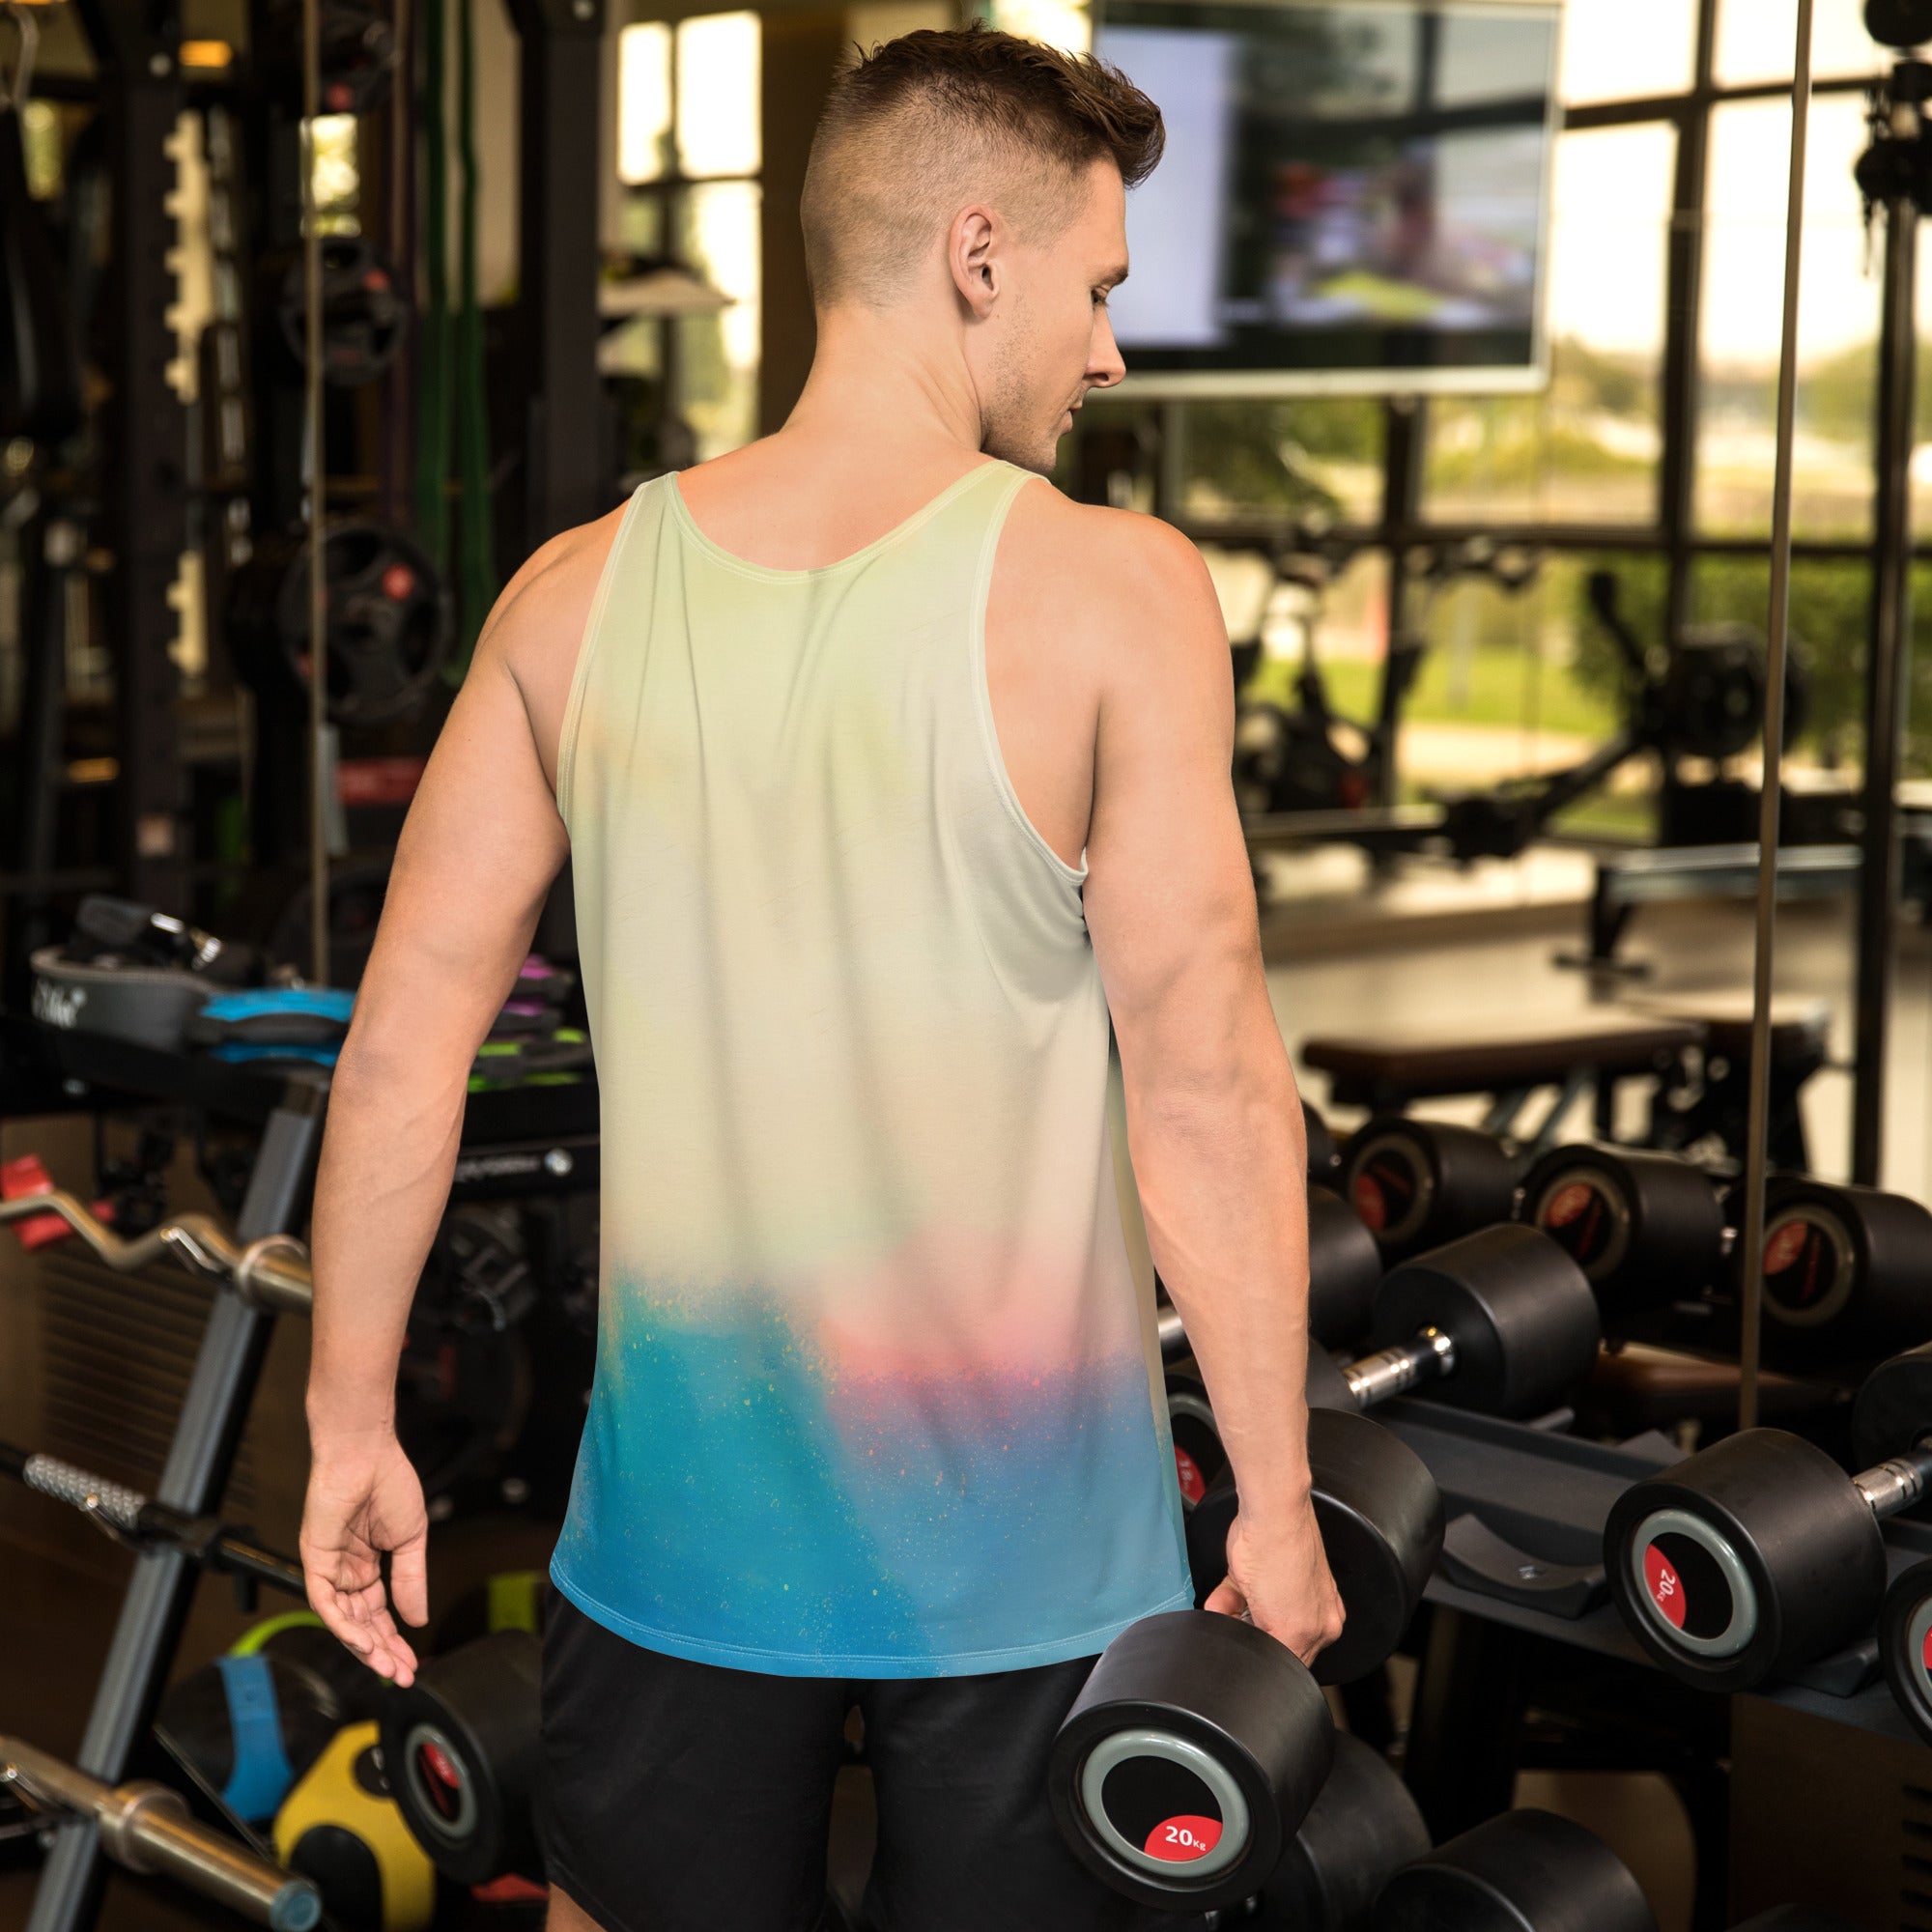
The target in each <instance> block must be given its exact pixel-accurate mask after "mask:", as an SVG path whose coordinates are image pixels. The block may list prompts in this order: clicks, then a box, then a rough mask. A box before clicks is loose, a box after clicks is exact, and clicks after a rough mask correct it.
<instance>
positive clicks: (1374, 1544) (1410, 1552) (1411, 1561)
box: [1187, 1408, 1442, 1684]
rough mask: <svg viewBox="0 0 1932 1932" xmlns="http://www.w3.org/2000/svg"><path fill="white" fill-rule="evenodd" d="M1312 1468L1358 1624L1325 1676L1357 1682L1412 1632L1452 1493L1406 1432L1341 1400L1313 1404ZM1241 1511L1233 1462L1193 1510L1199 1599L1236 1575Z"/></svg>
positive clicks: (1322, 1665) (1318, 1510) (1319, 1512)
mask: <svg viewBox="0 0 1932 1932" xmlns="http://www.w3.org/2000/svg"><path fill="white" fill-rule="evenodd" d="M1308 1469H1309V1475H1310V1478H1311V1479H1312V1486H1313V1498H1314V1504H1315V1520H1316V1523H1317V1526H1318V1527H1319V1528H1320V1529H1321V1548H1322V1549H1323V1551H1324V1552H1325V1554H1326V1556H1327V1558H1328V1568H1329V1571H1330V1573H1331V1574H1332V1575H1333V1577H1334V1578H1335V1587H1336V1589H1337V1590H1338V1591H1339V1592H1340V1593H1341V1598H1342V1604H1343V1607H1344V1608H1345V1609H1346V1610H1347V1612H1348V1623H1347V1625H1346V1626H1345V1628H1344V1629H1343V1632H1342V1634H1341V1635H1340V1636H1339V1637H1338V1638H1337V1639H1336V1640H1335V1641H1334V1642H1333V1643H1331V1644H1330V1645H1329V1646H1328V1648H1327V1649H1326V1650H1324V1651H1323V1652H1322V1653H1321V1656H1320V1657H1318V1658H1317V1659H1316V1660H1315V1665H1314V1669H1315V1680H1316V1682H1317V1683H1318V1684H1348V1683H1351V1682H1352V1681H1353V1680H1354V1679H1355V1678H1357V1677H1360V1676H1362V1675H1363V1674H1365V1673H1366V1672H1367V1671H1370V1670H1372V1669H1374V1668H1375V1666H1376V1665H1377V1664H1378V1663H1379V1662H1381V1661H1382V1660H1383V1659H1384V1658H1385V1657H1387V1656H1388V1654H1389V1652H1390V1651H1392V1650H1393V1649H1394V1648H1395V1647H1396V1645H1397V1644H1398V1643H1399V1642H1400V1641H1401V1639H1402V1634H1403V1632H1404V1631H1406V1629H1407V1628H1408V1626H1409V1622H1410V1620H1411V1619H1412V1618H1413V1617H1414V1615H1415V1611H1416V1606H1417V1605H1419V1604H1420V1603H1421V1602H1422V1592H1423V1589H1424V1587H1425V1586H1426V1585H1427V1583H1428V1581H1429V1578H1430V1576H1431V1574H1432V1573H1433V1572H1434V1571H1435V1560H1436V1558H1437V1557H1438V1556H1440V1555H1441V1553H1442V1494H1441V1492H1440V1491H1439V1490H1438V1489H1437V1488H1436V1487H1435V1477H1433V1476H1432V1475H1431V1474H1430V1473H1429V1467H1428V1464H1427V1463H1424V1462H1423V1460H1422V1459H1421V1457H1419V1456H1418V1455H1417V1454H1416V1453H1415V1451H1414V1450H1412V1449H1411V1448H1409V1446H1408V1445H1407V1444H1406V1442H1404V1441H1403V1440H1402V1439H1401V1438H1400V1437H1399V1436H1397V1435H1392V1434H1391V1433H1390V1432H1389V1431H1388V1430H1386V1429H1384V1428H1382V1426H1381V1425H1380V1424H1379V1423H1377V1422H1372V1421H1370V1419H1369V1418H1368V1417H1367V1416H1365V1415H1356V1414H1352V1413H1350V1411H1349V1410H1346V1409H1340V1408H1313V1409H1310V1410H1309V1412H1308ZM1239 1510H1240V1497H1239V1495H1238V1493H1237V1492H1236V1487H1235V1472H1234V1471H1233V1469H1224V1470H1222V1472H1221V1474H1220V1475H1219V1476H1217V1477H1216V1478H1215V1480H1214V1481H1213V1482H1212V1483H1211V1484H1210V1485H1209V1486H1208V1491H1207V1492H1206V1493H1205V1494H1204V1495H1203V1496H1202V1498H1201V1500H1200V1502H1198V1503H1197V1504H1196V1505H1195V1507H1194V1508H1193V1510H1192V1511H1191V1512H1190V1513H1189V1515H1188V1518H1187V1567H1188V1571H1189V1573H1190V1575H1191V1576H1192V1577H1193V1579H1194V1601H1195V1602H1196V1603H1197V1604H1203V1605H1205V1604H1206V1603H1207V1601H1208V1598H1209V1597H1210V1596H1211V1595H1212V1594H1213V1592H1214V1591H1215V1590H1216V1589H1218V1588H1219V1587H1220V1584H1221V1580H1222V1578H1223V1577H1226V1576H1227V1574H1228V1535H1229V1532H1230V1531H1231V1530H1232V1529H1233V1528H1234V1524H1235V1518H1236V1515H1237V1514H1238V1513H1239Z"/></svg>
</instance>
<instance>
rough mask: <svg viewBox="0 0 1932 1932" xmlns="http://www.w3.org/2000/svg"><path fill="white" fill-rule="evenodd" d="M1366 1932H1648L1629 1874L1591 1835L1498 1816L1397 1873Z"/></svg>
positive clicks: (1546, 1820)
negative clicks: (1370, 1931)
mask: <svg viewBox="0 0 1932 1932" xmlns="http://www.w3.org/2000/svg"><path fill="white" fill-rule="evenodd" d="M1374 1925H1375V1932H1657V1920H1656V1918H1654V1917H1653V1915H1652V1913H1651V1910H1650V1904H1649V1901H1648V1900H1647V1899H1646V1898H1645V1897H1644V1895H1643V1890H1642V1888H1641V1887H1640V1886H1638V1884H1637V1882H1636V1880H1635V1879H1634V1878H1633V1877H1632V1876H1631V1874H1630V1868H1629V1867H1628V1866H1627V1865H1626V1864H1625V1863H1624V1862H1623V1861H1622V1860H1621V1859H1619V1858H1618V1857H1617V1855H1616V1854H1615V1853H1614V1852H1612V1851H1611V1850H1610V1848H1609V1847H1608V1846H1607V1845H1606V1844H1605V1843H1604V1841H1603V1840H1602V1839H1601V1838H1600V1837H1598V1836H1597V1835H1596V1833H1594V1832H1586V1831H1585V1830H1584V1829H1583V1827H1582V1826H1581V1825H1576V1824H1572V1823H1571V1821H1570V1820H1569V1819H1568V1818H1559V1817H1557V1816H1556V1815H1555V1814H1554V1813H1553V1812H1549V1811H1506V1812H1504V1813H1503V1814H1502V1816H1501V1817H1499V1818H1492V1819H1491V1820H1490V1821H1489V1822H1488V1823H1487V1824H1484V1825H1478V1826H1477V1827H1476V1829H1475V1830H1474V1831H1473V1832H1464V1833H1463V1835H1462V1836H1461V1837H1460V1838H1451V1839H1450V1840H1449V1842H1448V1843H1447V1844H1446V1845H1441V1846H1438V1847H1437V1848H1436V1849H1435V1851H1433V1852H1431V1853H1429V1854H1428V1855H1427V1856H1426V1857H1424V1858H1420V1859H1418V1860H1416V1861H1414V1863H1412V1864H1409V1865H1406V1866H1405V1867H1404V1868H1403V1869H1402V1870H1401V1871H1399V1872H1397V1873H1396V1875H1395V1876H1394V1877H1393V1878H1392V1879H1390V1880H1389V1882H1388V1884H1387V1885H1385V1886H1384V1887H1383V1888H1382V1892H1381V1896H1380V1897H1379V1898H1378V1900H1377V1901H1376V1913H1375V1920H1374Z"/></svg>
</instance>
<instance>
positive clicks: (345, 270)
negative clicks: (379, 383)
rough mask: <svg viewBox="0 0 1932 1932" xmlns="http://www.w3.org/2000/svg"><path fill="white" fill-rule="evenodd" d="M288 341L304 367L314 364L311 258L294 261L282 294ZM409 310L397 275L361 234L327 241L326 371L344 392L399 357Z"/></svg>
mask: <svg viewBox="0 0 1932 1932" xmlns="http://www.w3.org/2000/svg"><path fill="white" fill-rule="evenodd" d="M275 313H276V317H277V320H278V321H279V323H280V325H281V331H282V341H283V344H284V346H285V347H286V348H287V350H288V352H289V354H290V355H292V356H294V357H295V359H296V363H297V366H298V367H300V366H303V365H305V364H306V362H307V360H308V258H307V256H306V254H305V253H298V254H296V255H295V256H294V257H293V259H292V260H291V261H290V262H289V264H288V266H287V268H286V269H285V270H283V272H282V276H281V286H280V288H279V289H278V291H277V293H276V300H275ZM408 323H409V309H408V307H407V305H406V304H405V303H404V301H403V298H402V297H401V295H400V294H399V293H398V291H397V287H396V272H395V270H393V269H392V268H391V267H390V266H389V264H388V263H387V262H385V261H384V259H383V257H382V256H381V255H379V254H378V253H377V252H376V250H375V249H374V248H372V247H371V246H370V245H369V244H368V242H367V241H364V240H363V239H362V238H361V237H360V236H359V235H325V236H324V237H323V238H322V371H323V375H324V377H325V378H326V379H327V381H328V382H330V383H332V384H335V385H336V387H338V388H344V389H353V388H360V387H361V386H362V385H363V384H366V383H373V382H374V381H375V380H376V378H377V377H379V376H380V375H382V373H383V372H384V370H385V369H386V368H388V366H389V364H390V363H391V362H393V361H394V360H395V359H396V352H397V350H399V349H400V348H401V347H402V341H403V330H404V329H405V327H407V326H408Z"/></svg>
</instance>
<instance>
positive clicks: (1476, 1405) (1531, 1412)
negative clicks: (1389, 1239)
mask: <svg viewBox="0 0 1932 1932" xmlns="http://www.w3.org/2000/svg"><path fill="white" fill-rule="evenodd" d="M1369 1327H1370V1337H1371V1340H1372V1341H1373V1342H1374V1343H1375V1344H1376V1345H1377V1351H1376V1352H1375V1353H1374V1354H1371V1355H1366V1356H1364V1357H1362V1358H1361V1359H1360V1360H1359V1361H1354V1362H1349V1363H1346V1364H1343V1363H1337V1362H1336V1361H1335V1360H1334V1359H1333V1358H1332V1357H1331V1356H1328V1355H1326V1354H1323V1353H1322V1352H1321V1350H1310V1351H1309V1360H1308V1401H1309V1406H1311V1407H1319V1408H1356V1409H1360V1408H1368V1407H1371V1406H1373V1405H1375V1404H1376V1403H1378V1402H1382V1401H1385V1400H1386V1399H1387V1398H1388V1397H1390V1396H1394V1395H1401V1394H1403V1393H1404V1392H1405V1391H1406V1390H1408V1389H1412V1388H1416V1387H1418V1386H1422V1385H1426V1386H1427V1390H1428V1394H1429V1396H1430V1398H1431V1399H1432V1400H1433V1401H1436V1402H1441V1403H1446V1404H1450V1405H1452V1406H1455V1407H1458V1408H1473V1409H1479V1410H1481V1411H1482V1412H1483V1413H1485V1414H1488V1415H1500V1416H1507V1417H1512V1418H1515V1419H1518V1420H1521V1419H1523V1418H1526V1417H1530V1416H1536V1415H1541V1414H1544V1413H1546V1412H1547V1411H1548V1410H1549V1409H1550V1408H1553V1407H1554V1406H1556V1405H1557V1404H1558V1403H1559V1402H1560V1401H1561V1400H1562V1398H1563V1394H1564V1392H1565V1390H1567V1389H1568V1388H1569V1387H1570V1386H1571V1385H1572V1384H1573V1383H1575V1382H1577V1381H1578V1380H1580V1379H1581V1378H1582V1377H1584V1376H1585V1375H1587V1374H1588V1373H1589V1371H1590V1365H1591V1363H1592V1362H1594V1361H1595V1359H1596V1355H1597V1349H1598V1345H1599V1343H1600V1342H1601V1340H1602V1321H1601V1318H1600V1317H1599V1315H1598V1312H1597V1300H1596V1297H1595V1296H1594V1295H1593V1294H1592V1293H1590V1284H1589V1283H1588V1282H1587V1281H1586V1280H1585V1279H1584V1278H1583V1274H1582V1272H1581V1270H1580V1269H1579V1268H1578V1267H1577V1264H1576V1263H1575V1262H1574V1261H1572V1260H1571V1258H1570V1257H1569V1256H1568V1255H1567V1254H1565V1253H1564V1252H1563V1250H1562V1248H1560V1247H1559V1246H1558V1245H1557V1244H1556V1242H1555V1241H1553V1240H1551V1239H1550V1237H1549V1236H1548V1235H1546V1234H1544V1233H1542V1232H1541V1231H1540V1230H1538V1229H1535V1228H1525V1227H1523V1226H1521V1225H1520V1224H1519V1223H1516V1222H1508V1221H1506V1222H1503V1223H1502V1224H1500V1225H1499V1226H1496V1227H1492V1228H1484V1229H1482V1230H1480V1231H1479V1232H1477V1233H1476V1234H1473V1235H1464V1236H1463V1237H1462V1238H1461V1239H1460V1240H1455V1241H1450V1242H1447V1243H1445V1244H1444V1245H1443V1246H1442V1247H1439V1248H1436V1249H1434V1250H1433V1251H1432V1252H1430V1253H1429V1254H1426V1255H1419V1256H1417V1257H1416V1258H1415V1259H1414V1260H1413V1261H1409V1262H1405V1263H1404V1264H1402V1265H1401V1266H1400V1267H1397V1268H1394V1269H1392V1270H1391V1271H1390V1273H1389V1274H1388V1276H1387V1277H1386V1279H1384V1281H1383V1282H1382V1285H1381V1287H1380V1288H1378V1290H1377V1291H1376V1299H1375V1309H1374V1315H1373V1319H1372V1320H1371V1321H1370V1324H1369Z"/></svg>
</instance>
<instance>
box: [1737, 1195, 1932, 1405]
mask: <svg viewBox="0 0 1932 1932" xmlns="http://www.w3.org/2000/svg"><path fill="white" fill-rule="evenodd" d="M1763 1334H1764V1351H1765V1359H1766V1360H1767V1361H1769V1362H1772V1363H1774V1364H1776V1366H1778V1367H1780V1368H1790V1369H1796V1370H1799V1371H1801V1372H1802V1371H1804V1370H1806V1369H1815V1368H1818V1367H1821V1366H1823V1365H1825V1364H1828V1363H1837V1362H1845V1361H1856V1360H1859V1359H1861V1358H1862V1359H1865V1360H1870V1359H1871V1358H1872V1357H1874V1356H1878V1355H1882V1354H1884V1353H1886V1352H1887V1351H1888V1350H1892V1349H1899V1348H1904V1347H1908V1346H1910V1345H1911V1344H1913V1343H1915V1342H1918V1341H1919V1340H1921V1339H1922V1338H1923V1337H1924V1336H1926V1335H1927V1334H1932V1214H1928V1213H1927V1212H1926V1210H1925V1209H1924V1208H1921V1207H1920V1206H1919V1205H1918V1202H1916V1201H1909V1200H1907V1199H1906V1198H1905V1196H1904V1195H1902V1194H1882V1193H1880V1192H1879V1191H1878V1190H1877V1189H1876V1188H1871V1187H1832V1186H1827V1185H1826V1184H1825V1183H1823V1182H1822V1181H1815V1180H1805V1179H1800V1178H1797V1177H1795V1176H1789V1175H1786V1176H1779V1177H1778V1178H1776V1179H1774V1180H1773V1181H1772V1182H1771V1183H1770V1185H1769V1187H1768V1188H1767V1189H1766V1193H1765V1236H1764V1329H1763Z"/></svg>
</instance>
